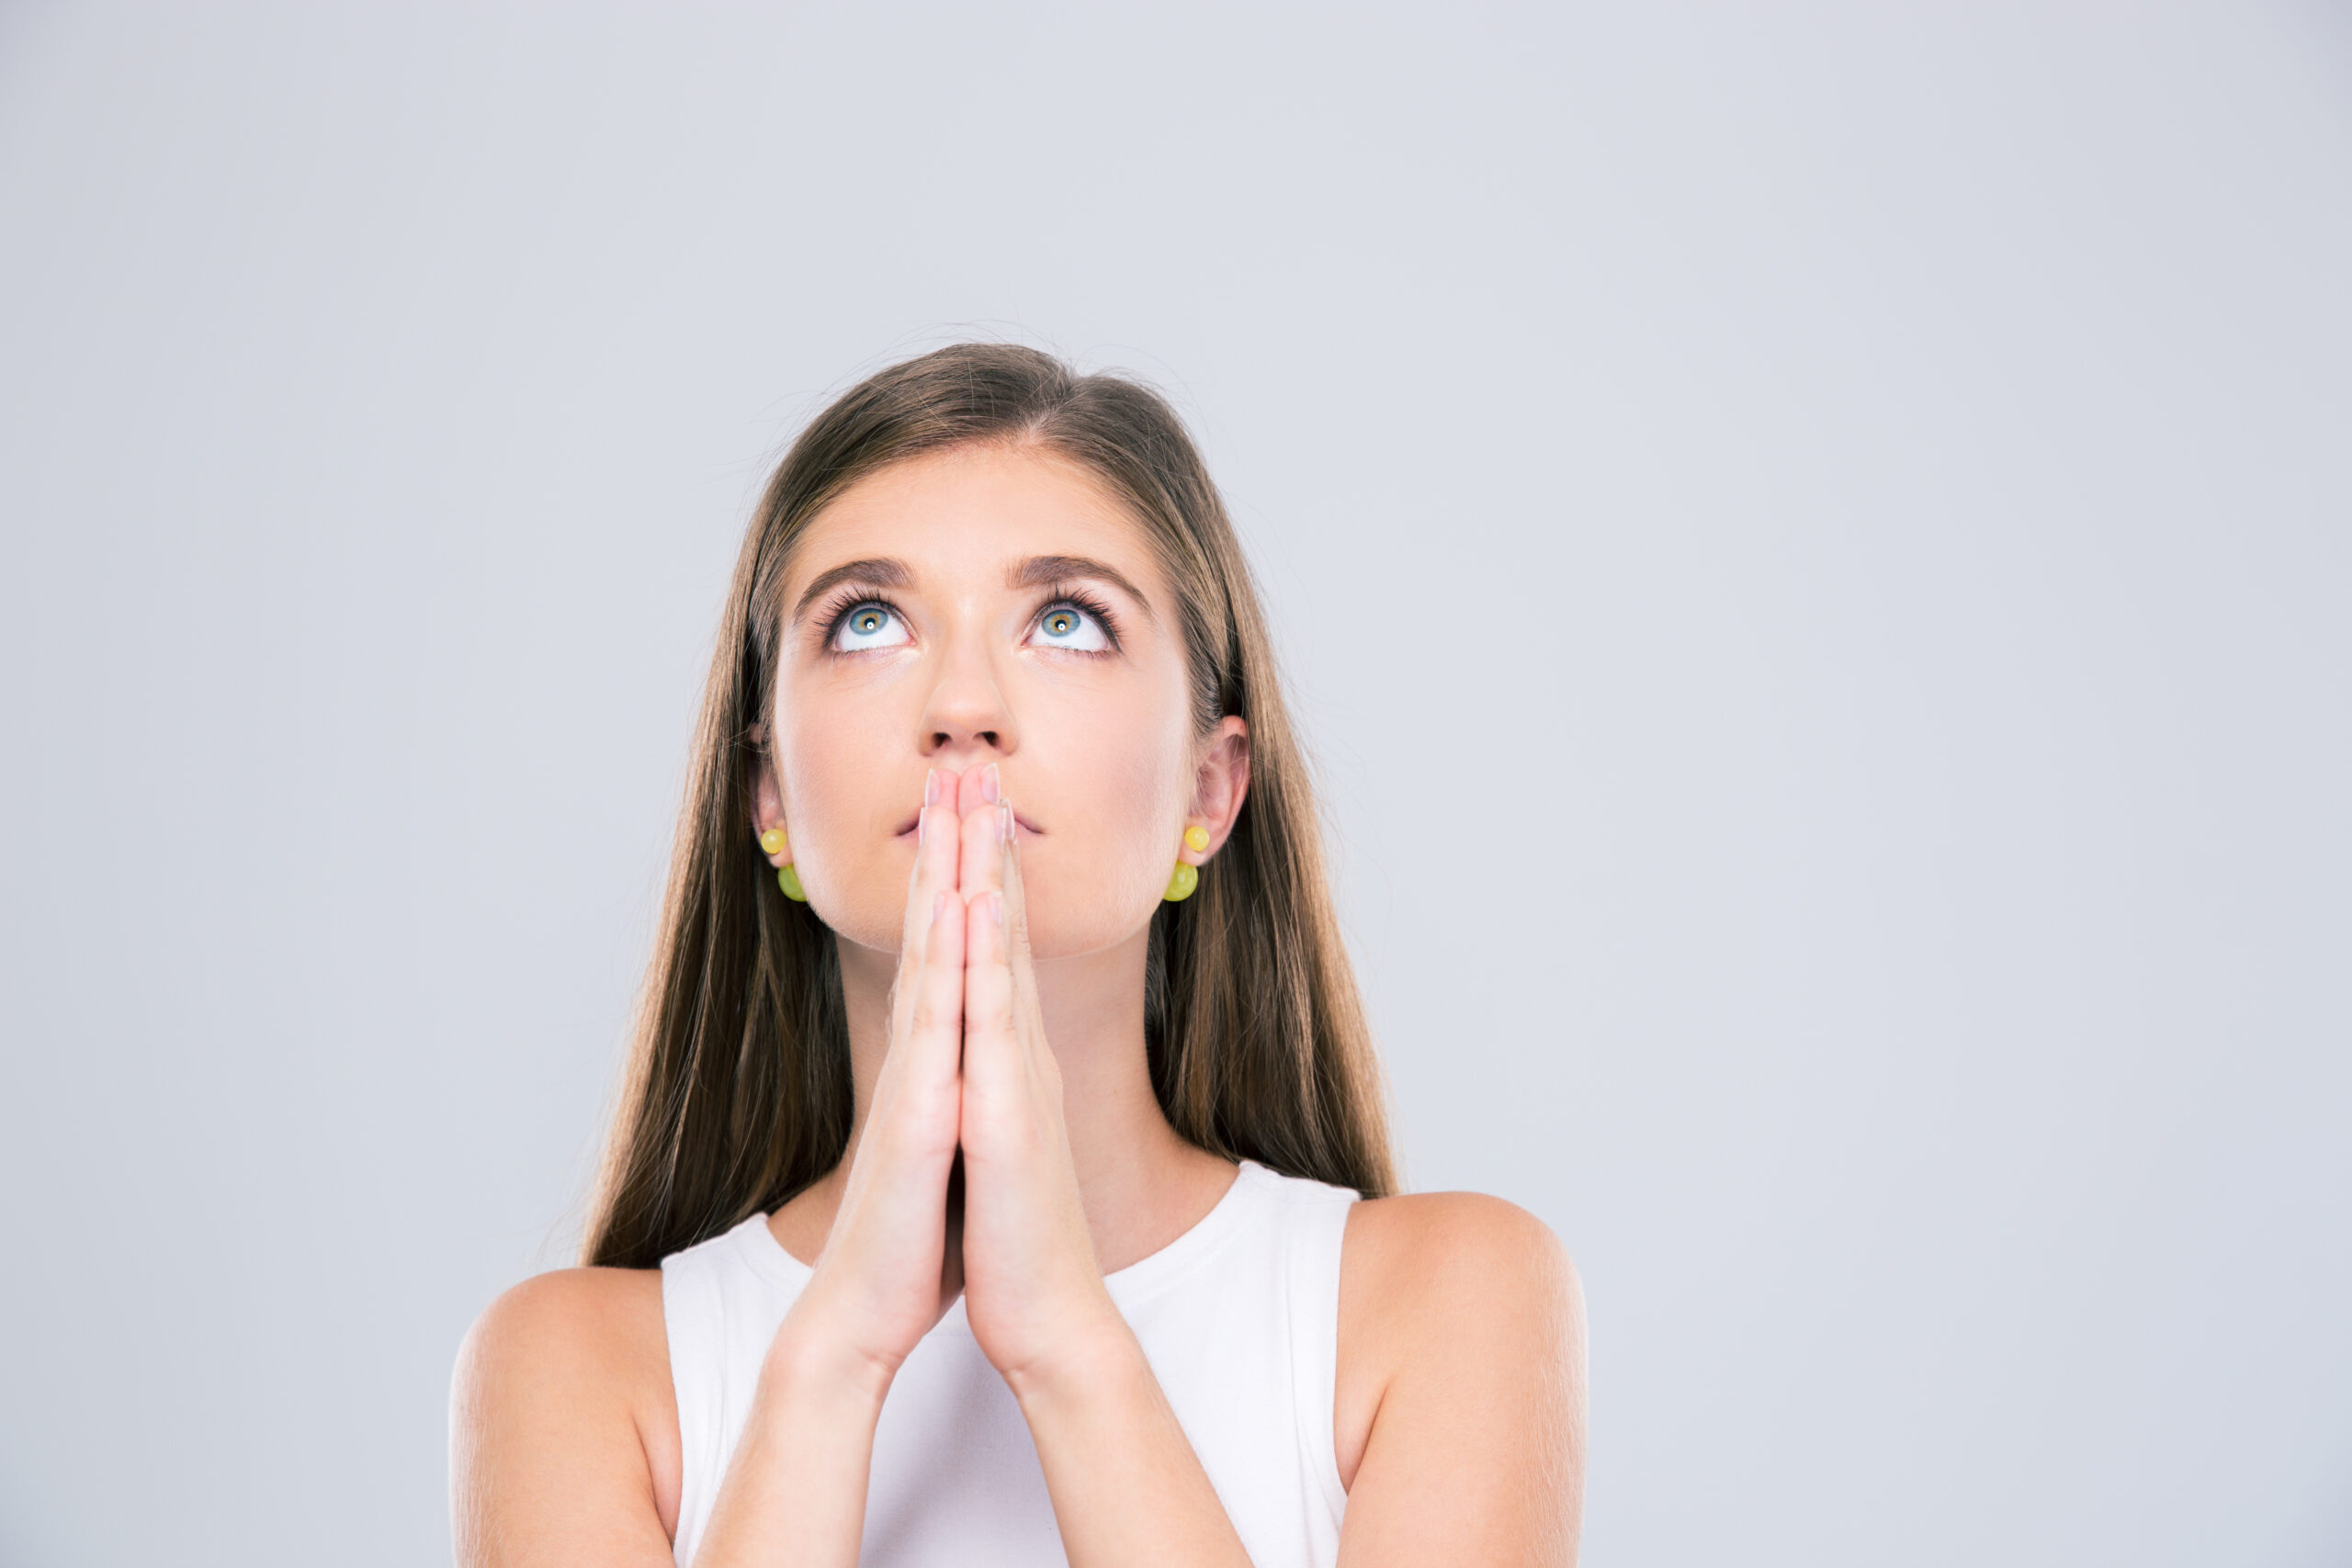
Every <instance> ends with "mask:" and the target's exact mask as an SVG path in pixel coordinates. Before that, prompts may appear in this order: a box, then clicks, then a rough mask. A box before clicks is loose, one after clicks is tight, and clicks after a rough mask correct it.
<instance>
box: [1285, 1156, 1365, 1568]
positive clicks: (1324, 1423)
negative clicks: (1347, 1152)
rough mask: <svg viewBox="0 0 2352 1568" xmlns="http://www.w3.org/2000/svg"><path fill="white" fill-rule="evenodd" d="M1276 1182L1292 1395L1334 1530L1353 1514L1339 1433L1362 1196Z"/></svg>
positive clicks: (1294, 1181)
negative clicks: (1344, 1321)
mask: <svg viewBox="0 0 2352 1568" xmlns="http://www.w3.org/2000/svg"><path fill="white" fill-rule="evenodd" d="M1267 1175H1268V1176H1269V1177H1271V1178H1272V1183H1273V1192H1272V1196H1273V1197H1274V1199H1275V1201H1276V1207H1277V1210H1278V1212H1279V1213H1281V1215H1282V1220H1281V1224H1282V1228H1283V1275H1284V1279H1283V1294H1284V1295H1285V1297H1286V1298H1287V1303H1286V1304H1287V1307H1288V1311H1287V1313H1286V1314H1285V1315H1286V1316H1287V1317H1288V1318H1289V1328H1290V1340H1291V1369H1292V1375H1293V1380H1294V1383H1293V1388H1292V1398H1293V1400H1294V1401H1295V1404H1296V1408H1297V1411H1298V1433H1299V1442H1300V1445H1301V1452H1300V1454H1299V1460H1300V1464H1301V1468H1302V1469H1303V1470H1304V1472H1305V1473H1306V1475H1307V1476H1308V1477H1309V1478H1311V1479H1312V1481H1313V1483H1314V1484H1315V1485H1316V1487H1317V1491H1318V1492H1319V1494H1320V1497H1321V1500H1322V1502H1323V1504H1324V1506H1326V1507H1327V1508H1328V1509H1329V1517H1330V1519H1331V1521H1332V1524H1333V1527H1334V1531H1335V1535H1334V1539H1333V1540H1331V1542H1330V1545H1331V1548H1332V1550H1333V1551H1335V1552H1336V1550H1337V1546H1338V1541H1337V1539H1336V1528H1337V1524H1338V1521H1339V1519H1340V1516H1341V1515H1342V1514H1343V1513H1344V1512H1345V1511H1346V1508H1347V1501H1348V1494H1347V1489H1346V1488H1345V1487H1343V1486H1341V1485H1340V1463H1339V1452H1338V1443H1337V1439H1336V1438H1335V1435H1334V1432H1333V1427H1334V1424H1335V1420H1336V1416H1337V1403H1338V1401H1337V1394H1338V1385H1339V1375H1340V1253H1341V1250H1342V1247H1343V1244H1344V1243H1345V1241H1346V1239H1347V1231H1348V1215H1349V1213H1351V1211H1352V1209H1353V1208H1354V1206H1355V1203H1356V1201H1357V1197H1356V1194H1355V1193H1354V1192H1353V1191H1352V1190H1349V1189H1347V1188H1344V1187H1332V1186H1328V1185H1326V1184H1325V1183H1323V1182H1319V1181H1309V1180H1306V1179H1302V1178H1298V1177H1283V1176H1277V1175H1275V1174H1274V1173H1272V1172H1271V1171H1269V1172H1267Z"/></svg>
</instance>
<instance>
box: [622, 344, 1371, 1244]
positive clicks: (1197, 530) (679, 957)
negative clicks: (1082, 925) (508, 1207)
mask: <svg viewBox="0 0 2352 1568" xmlns="http://www.w3.org/2000/svg"><path fill="white" fill-rule="evenodd" d="M982 442H991V443H994V442H1001V443H1008V444H1014V445H1023V446H1035V447H1037V448H1040V449H1043V450H1046V451H1049V452H1052V453H1054V454H1056V455H1057V456H1059V457H1063V458H1065V459H1067V460H1069V461H1072V462H1075V463H1078V464H1079V465H1080V466H1082V467H1083V468H1086V469H1088V470H1089V471H1090V472H1091V473H1092V474H1093V475H1094V476H1095V477H1096V478H1097V479H1099V480H1101V481H1102V482H1103V484H1105V485H1106V486H1107V487H1108V488H1109V489H1110V490H1111V491H1112V492H1113V493H1114V494H1116V495H1117V496H1119V497H1120V498H1121V500H1123V501H1124V502H1125V504H1126V505H1127V507H1128V508H1129V509H1130V510H1131V511H1132V512H1133V513H1134V514H1135V516H1136V520H1137V521H1139V522H1140V523H1141V524H1142V525H1143V526H1144V528H1145V531H1146V532H1147V534H1148V536H1150V538H1151V540H1152V543H1153V545H1154V547H1156V548H1157V549H1158V551H1159V558H1160V561H1161V564H1162V566H1163V568H1164V569H1165V570H1166V571H1167V574H1168V579H1169V581H1170V583H1171V584H1172V585H1173V587H1174V589H1175V594H1176V599H1177V601H1178V603H1179V604H1180V605H1181V606H1182V621H1183V626H1184V640H1185V653H1186V658H1187V663H1188V667H1189V669H1190V671H1191V674H1192V682H1193V710H1194V712H1193V717H1194V722H1195V726H1196V728H1197V729H1198V730H1199V731H1200V732H1203V733H1205V732H1206V731H1207V730H1208V729H1210V728H1214V727H1215V725H1216V722H1217V720H1218V719H1219V718H1221V717H1223V716H1226V715H1228V714H1238V715H1239V716H1240V717H1241V718H1242V719H1243V720H1244V721H1245V722H1246V723H1247V724H1248V726H1249V745H1250V793H1249V796H1248V799H1247V801H1246V803H1245V804H1244V806H1243V807H1242V811H1241V814H1240V817H1239V818H1238V820H1237V822H1236V824H1235V826H1234V829H1233V832H1232V836H1231V838H1230V839H1229V840H1227V843H1226V845H1225V848H1224V850H1223V851H1222V852H1220V853H1219V854H1218V856H1217V858H1216V863H1215V864H1214V866H1213V867H1212V868H1211V869H1210V870H1209V873H1208V874H1206V875H1204V877H1202V879H1201V883H1200V891H1199V892H1198V893H1197V894H1196V895H1194V896H1193V897H1192V898H1190V899H1188V900H1186V901H1184V902H1182V903H1178V904H1162V905H1161V906H1160V908H1159V913H1158V914H1156V915H1155V916H1153V918H1152V927H1151V939H1150V940H1151V945H1150V960H1149V965H1148V972H1147V980H1146V997H1145V1042H1146V1048H1147V1050H1148V1053H1149V1061H1150V1068H1151V1081H1152V1087H1153V1089H1155V1090H1156V1091H1157V1093H1158V1095H1159V1105H1160V1109H1161V1110H1162V1111H1164V1112H1165V1113H1166V1115H1167V1117H1168V1120H1169V1122H1170V1125H1171V1126H1173V1127H1174V1128H1175V1129H1176V1131H1177V1132H1178V1133H1179V1134H1182V1136H1183V1137H1185V1138H1187V1139H1189V1140H1190V1141H1191V1142H1193V1143H1194V1144H1196V1145H1200V1146H1201V1147H1202V1148H1204V1149H1207V1150H1209V1151H1211V1152H1213V1153H1216V1154H1218V1155H1222V1156H1226V1157H1227V1158H1241V1157H1245V1156H1246V1157H1248V1158H1250V1159H1254V1160H1257V1161H1258V1162H1260V1163H1261V1164H1262V1165H1266V1166H1269V1167H1271V1168H1273V1169H1275V1170H1279V1171H1283V1172H1286V1173H1288V1174H1290V1175H1294V1176H1305V1177H1312V1178H1314V1179H1317V1180H1319V1181H1328V1182H1331V1183H1333V1184H1335V1185H1338V1186H1343V1187H1352V1188H1354V1189H1356V1190H1358V1191H1360V1192H1362V1193H1363V1194H1364V1195H1365V1196H1367V1197H1378V1196H1381V1195H1383V1194H1385V1193H1387V1192H1389V1191H1391V1190H1394V1188H1395V1185H1396V1176H1395V1169H1394V1164H1393V1160H1392V1156H1391V1154H1390V1151H1389V1145H1388V1130H1387V1123H1386V1120H1385V1113H1384V1096H1383V1093H1382V1089H1381V1083H1380V1076H1379V1068H1378V1065H1377V1063H1376V1060H1375V1058H1374V1055H1373V1049H1372V1043H1371V1039H1370V1036H1369V1034H1368V1032H1367V1031H1366V1029H1365V1025H1364V1017H1363V1001H1362V999H1361V998H1360V997H1359V996H1358V995H1357V992H1356V984H1355V976H1354V974H1353V972H1352V971H1351V968H1350V967H1349V964H1348V957H1347V953H1346V951H1345V949H1344V947H1343V946H1342V944H1341V942H1340V933H1339V926H1338V922H1337V921H1336V919H1334V918H1333V914H1332V909H1331V898H1330V892H1329V888H1328V886H1326V883H1325V878H1324V871H1323V854H1322V845H1321V839H1320V835H1319V832H1318V825H1317V818H1316V815H1315V807H1314V802H1313V799H1312V796H1311V795H1310V793H1309V790H1308V786H1307V778H1306V764H1305V761H1304V759H1303V758H1302V756H1301V754H1300V750H1299V746H1298V742H1297V739H1296V738H1295V736H1294V735H1293V734H1292V732H1291V728H1290V721H1289V718H1288V716H1287V715H1286V714H1285V713H1284V712H1283V701H1282V693H1281V691H1280V689H1279V688H1278V686H1277V684H1276V682H1275V677H1274V665H1273V653H1272V647H1271V645H1270V644H1269V643H1268V641H1267V637H1266V629H1265V624H1264V620H1263V617H1262V616H1261V614H1260V611H1259V608H1258V598H1257V592H1256V590H1255V588H1254V587H1253V586H1252V584H1251V582H1250V570H1249V567H1248V565H1247V563H1246V562H1245V561H1244V560H1243V558H1242V555H1241V550H1240V547H1239V546H1238V544H1237V543H1236V542H1235V539H1234V536H1233V527H1232V524H1231V523H1230V522H1229V521H1228V520H1227V516H1226V513H1225V503H1224V502H1223V501H1222V500H1220V499H1219V497H1218V495H1217V491H1216V485H1215V484H1214V483H1212V482H1211V481H1210V479H1209V475H1208V470H1207V468H1206V467H1205V466H1204V464H1203V463H1202V461H1201V457H1200V454H1199V452H1198V451H1197V450H1195V449H1194V447H1193V443H1192V440H1191V438H1190V437H1189V436H1188V435H1187V434H1185V431H1184V427H1183V424H1182V422H1181V421H1180V420H1179V419H1178V418H1177V417H1176V414H1175V412H1174V411H1173V410H1172V409H1170V407H1169V406H1168V404H1167V403H1166V402H1165V401H1163V400H1161V399H1160V398H1159V395H1158V394H1157V393H1155V392H1153V391H1151V390H1150V389H1148V388H1146V387H1143V386H1140V385H1138V384H1136V383H1135V382H1133V381H1129V380H1125V379H1123V378H1119V377H1115V376H1107V375H1080V374H1078V373H1076V372H1075V371H1073V370H1072V369H1070V367H1068V366H1066V365H1064V364H1062V363H1061V362H1060V361H1059V360H1057V359H1055V358H1054V357H1052V356H1051V355H1046V354H1041V353H1039V352H1037V351H1036V350H1035V349H1028V348H1019V347H1013V346H1010V345H1006V344H958V345H956V346H955V347H952V348H943V349H940V350H938V351H937V352H936V353H933V354H927V355H922V357H920V358H916V359H910V360H908V361H906V362H905V363H903V364H899V365H895V366H892V367H889V368H888V369H887V370H883V371H881V372H879V373H878V374H876V375H874V376H872V377H869V378H866V379H865V381H863V382H860V383H859V384H858V385H857V386H855V387H854V388H852V389H850V390H849V391H847V392H846V393H844V394H842V396H841V397H840V398H839V399H837V400H835V401H834V402H833V403H832V404H831V406H830V407H828V408H827V409H826V410H825V411H824V412H822V413H820V414H819V415H818V416H817V418H816V420H815V421H814V422H813V423H810V424H809V428H808V429H807V430H805V431H803V432H802V433H801V434H800V437H799V439H798V440H797V441H796V442H794V443H793V446H792V448H791V450H790V451H789V452H787V453H786V456H785V458H784V461H783V462H782V463H781V464H780V465H778V467H777V468H776V470H775V475H774V476H773V477H772V478H771V479H769V481H768V484H767V489H766V491H765V493H764V494H763V496H762V497H761V500H760V503H759V508H758V511H757V512H756V513H754V515H753V517H752V525H751V529H750V532H749V534H748V535H747V536H746V537H745V538H744V541H743V549H742V554H741V557H740V558H738V559H737V561H736V564H735V576H734V581H733V582H732V583H731V585H730V586H729V590H728V595H727V611H726V615H725V617H724V619H723V620H722V621H721V623H720V626H719V631H718V652H717V655H716V657H715V658H714V659H713V660H712V663H711V671H710V683H709V686H708V687H707V691H706V693H705V694H704V698H703V708H702V721H701V724H700V726H699V728H697V730H696V735H695V766H694V773H693V779H692V782H691V784H689V785H688V788H687V795H686V801H685V807H684V812H683V814H682V816H681V818H680V821H679V827H678V838H677V842H676V846H675V849H674V852H673V860H672V865H671V873H670V885H669V893H668V897H666V899H665V900H664V904H663V908H662V928H661V935H660V938H659V940H658V942H657V943H656V945H655V948H654V953H653V961H652V965H651V969H650V973H649V975H648V976H647V981H646V988H645V992H644V995H643V997H642V998H641V1000H640V1003H639V1011H638V1019H637V1024H636V1040H635V1045H634V1048H633V1050H632V1052H631V1055H630V1059H629V1064H628V1076H627V1078H626V1080H625V1083H624V1086H623V1090H622V1098H621V1102H620V1105H619V1108H618V1111H617V1112H616V1116H615V1119H614V1124H613V1130H612V1137H611V1142H610V1145H609V1146H608V1148H607V1150H606V1154H605V1168H604V1173H603V1179H602V1180H601V1182H600V1184H599V1191H598V1194H597V1199H596V1204H595V1210H594V1215H593V1217H592V1220H591V1223H590V1224H589V1227H588V1235H587V1240H586V1245H585V1247H584V1249H583V1250H584V1254H585V1257H586V1259H587V1261H589V1262H591V1263H600V1264H614V1265H619V1266H623V1267H629V1268H649V1267H651V1266H652V1265H654V1264H657V1263H659V1262H660V1261H661V1260H662V1258H663V1257H665V1256H666V1255H668V1254H670V1253H673V1252H675V1251H677V1250H678V1249H680V1248H681V1247H691V1246H693V1245H694V1244H695V1242H698V1241H701V1240H703V1239H705V1238H706V1237H708V1236H712V1235H718V1233H719V1232H721V1231H723V1230H725V1229H727V1228H729V1226H731V1225H734V1224H738V1223H740V1222H741V1221H742V1220H744V1219H747V1218H749V1217H750V1216H751V1215H752V1214H754V1213H760V1212H762V1211H763V1210H764V1211H773V1210H774V1209H775V1207H776V1206H778V1205H779V1204H781V1203H783V1202H785V1201H786V1200H788V1199H790V1198H791V1197H792V1196H793V1195H794V1194H795V1193H797V1192H798V1191H800V1190H802V1189H803V1188H805V1187H807V1186H808V1185H809V1183H811V1182H813V1181H815V1180H816V1179H818V1178H820V1177H821V1176H823V1175H824V1174H825V1173H826V1172H827V1171H829V1170H831V1168H833V1166H834V1165H835V1164H837V1163H838V1162H839V1161H840V1159H841V1157H842V1152H843V1150H844V1149H845V1148H846V1147H847V1145H848V1140H849V1130H850V1118H851V1111H852V1104H851V1089H850V1067H849V1033H848V1028H847V1023H846V1019H845V1014H844V1011H843V1009H842V987H841V971H840V968H839V961H838V956H837V954H836V952H835V949H834V945H833V942H834V939H833V935H832V932H831V931H828V930H827V929H826V928H825V926H824V925H823V924H822V923H821V922H820V920H819V919H817V917H816V916H815V915H814V914H813V913H811V912H810V910H809V908H808V906H807V905H804V904H796V903H794V902H792V901H790V900H788V899H786V897H784V895H783V894H782V892H780V891H779V890H778V889H777V887H776V884H775V876H774V875H773V874H771V873H770V871H769V869H768V864H767V862H766V860H765V858H764V857H763V855H762V853H761V852H760V850H759V846H758V844H757V843H756V842H754V840H753V836H752V801H753V798H754V796H753V791H754V789H755V787H756V781H757V780H758V778H759V770H760V769H761V768H763V767H766V766H769V765H770V760H769V758H768V756H767V754H766V750H765V747H764V743H763V737H764V736H765V734H766V733H767V731H766V725H765V721H766V720H767V719H768V717H769V714H770V706H771V705H772V704H773V702H774V701H775V673H776V661H777V659H778V657H779V655H780V651H781V640H780V639H781V636H782V631H783V626H782V618H783V611H784V606H783V603H782V593H783V587H784V577H785V571H786V565H787V562H788V560H789V558H790V555H791V552H792V547H793V545H794V543H795V541H796V540H797V538H798V536H799V535H800V533H801V531H802V530H803V529H804V528H806V527H807V526H808V525H809V520H810V519H811V518H813V517H814V516H816V514H817V513H819V512H820V510H822V509H823V507H824V506H825V505H826V504H827V503H828V502H831V501H832V500H833V499H834V498H835V497H837V496H839V495H840V494H841V493H842V491H845V490H847V489H848V488H849V487H850V486H851V485H854V484H855V483H856V482H857V481H858V480H859V479H863V478H865V476H867V475H869V474H872V473H874V472H876V470H878V469H880V468H884V467H886V466H888V465H889V464H892V463H896V462H901V461H904V460H905V459H907V458H910V457H916V456H918V455H920V454H923V453H931V452H938V451H942V450H944V449H946V448H949V447H954V446H967V445H971V444H975V443H982Z"/></svg>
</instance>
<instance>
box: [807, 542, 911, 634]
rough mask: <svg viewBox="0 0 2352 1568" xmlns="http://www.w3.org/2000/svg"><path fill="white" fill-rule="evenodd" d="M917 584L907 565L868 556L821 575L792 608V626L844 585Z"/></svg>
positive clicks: (890, 559) (898, 561)
mask: <svg viewBox="0 0 2352 1568" xmlns="http://www.w3.org/2000/svg"><path fill="white" fill-rule="evenodd" d="M914 580H915V574H914V573H913V572H911V571H909V570H907V563H906V562H904V561H902V560H893V559H892V558H889V557H888V556H868V557H867V558H865V559H864V560H852V561H843V562H842V564H841V565H839V566H837V567H834V568H833V569H831V570H829V571H820V572H819V573H818V574H817V576H816V580H815V581H812V582H810V583H809V586H808V587H806V588H804V589H802V590H801V591H800V598H799V601H798V603H797V604H794V605H793V606H792V624H794V625H796V626H797V625H798V624H799V621H800V617H801V616H803V615H807V614H808V613H809V605H811V604H815V603H816V602H817V601H818V600H819V599H821V598H823V597H824V596H825V594H827V593H828V592H831V591H832V590H833V589H836V588H839V587H840V586H841V585H842V583H844V582H867V583H871V584H873V585H874V586H875V587H876V588H904V587H906V586H907V585H908V584H909V583H910V582H912V581H914Z"/></svg>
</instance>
